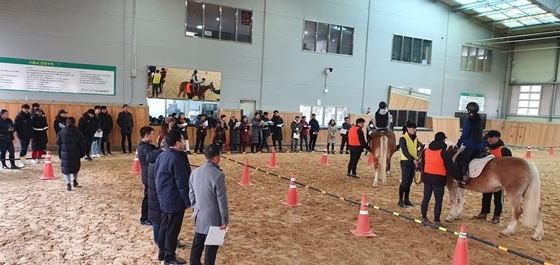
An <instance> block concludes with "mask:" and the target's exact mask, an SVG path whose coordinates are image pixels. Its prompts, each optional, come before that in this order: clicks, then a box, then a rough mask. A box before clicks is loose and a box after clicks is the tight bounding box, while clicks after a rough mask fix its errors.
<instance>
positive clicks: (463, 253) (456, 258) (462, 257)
mask: <svg viewBox="0 0 560 265" xmlns="http://www.w3.org/2000/svg"><path fill="white" fill-rule="evenodd" d="M468 264H469V246H468V245H467V228H465V226H464V225H463V226H461V232H459V239H457V246H456V247H455V254H454V255H453V263H452V265H468Z"/></svg>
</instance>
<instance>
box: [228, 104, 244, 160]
mask: <svg viewBox="0 0 560 265" xmlns="http://www.w3.org/2000/svg"><path fill="white" fill-rule="evenodd" d="M238 123H239V121H238V120H237V119H236V118H235V115H233V114H231V115H230V116H229V122H228V126H229V129H230V130H229V147H230V149H231V152H232V153H233V152H236V151H237V148H239V145H240V144H241V139H240V137H241V135H240V134H241V131H240V130H241V128H240V126H239V125H240V124H238Z"/></svg>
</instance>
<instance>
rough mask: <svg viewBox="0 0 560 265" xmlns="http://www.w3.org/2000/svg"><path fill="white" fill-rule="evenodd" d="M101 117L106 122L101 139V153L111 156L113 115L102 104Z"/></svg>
mask: <svg viewBox="0 0 560 265" xmlns="http://www.w3.org/2000/svg"><path fill="white" fill-rule="evenodd" d="M101 117H103V119H104V122H105V129H104V131H103V139H102V140H101V153H103V155H108V156H111V155H113V154H111V132H112V131H113V117H111V114H109V113H108V112H107V107H106V106H101ZM104 143H106V144H107V152H105V145H104Z"/></svg>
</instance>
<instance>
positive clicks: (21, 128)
mask: <svg viewBox="0 0 560 265" xmlns="http://www.w3.org/2000/svg"><path fill="white" fill-rule="evenodd" d="M29 109H30V107H29V105H28V104H23V105H21V111H20V112H19V113H18V114H17V116H16V119H15V126H16V132H17V138H18V139H19V145H20V146H21V150H20V151H19V167H24V166H25V165H24V161H25V156H26V155H27V148H29V143H30V141H31V139H33V125H32V124H31V114H30V113H29Z"/></svg>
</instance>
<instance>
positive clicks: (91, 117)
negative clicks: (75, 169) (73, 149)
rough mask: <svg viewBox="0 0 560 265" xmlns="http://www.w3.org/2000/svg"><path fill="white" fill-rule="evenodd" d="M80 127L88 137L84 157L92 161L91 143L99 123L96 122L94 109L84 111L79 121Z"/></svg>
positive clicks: (85, 136)
mask: <svg viewBox="0 0 560 265" xmlns="http://www.w3.org/2000/svg"><path fill="white" fill-rule="evenodd" d="M78 128H79V129H80V131H81V132H82V133H83V134H84V138H85V139H86V147H87V150H86V155H85V157H84V159H85V160H86V161H91V160H92V159H91V157H90V156H89V154H90V152H91V145H92V142H93V135H95V132H96V131H97V124H96V123H95V111H94V110H93V109H89V110H88V111H86V113H84V115H83V116H82V117H81V118H80V121H79V122H78Z"/></svg>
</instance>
